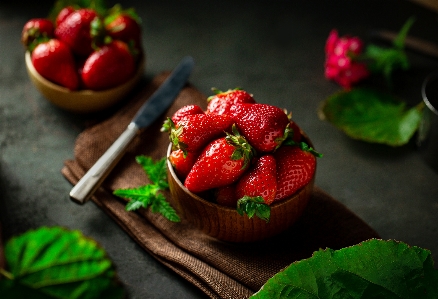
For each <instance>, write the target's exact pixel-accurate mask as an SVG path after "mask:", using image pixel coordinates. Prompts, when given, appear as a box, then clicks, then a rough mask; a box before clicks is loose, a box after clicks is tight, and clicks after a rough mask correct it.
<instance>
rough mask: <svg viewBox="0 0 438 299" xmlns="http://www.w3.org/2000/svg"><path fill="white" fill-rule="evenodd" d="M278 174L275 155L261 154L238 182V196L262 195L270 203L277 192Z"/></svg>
mask: <svg viewBox="0 0 438 299" xmlns="http://www.w3.org/2000/svg"><path fill="white" fill-rule="evenodd" d="M276 174H277V169H276V162H275V159H274V157H273V156H272V155H264V156H261V157H260V158H258V159H257V160H256V162H255V165H254V166H253V167H252V168H251V169H249V170H248V171H247V172H246V173H245V174H244V175H243V176H242V177H241V178H240V179H239V181H238V182H237V187H236V194H237V198H242V197H244V196H248V197H258V196H261V197H262V198H263V200H264V201H265V203H266V204H267V205H270V204H271V203H272V202H273V201H274V198H275V195H276V193H277V176H276Z"/></svg>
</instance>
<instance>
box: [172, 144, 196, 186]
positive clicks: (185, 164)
mask: <svg viewBox="0 0 438 299" xmlns="http://www.w3.org/2000/svg"><path fill="white" fill-rule="evenodd" d="M198 156H199V153H198V152H188V153H187V155H186V156H184V153H183V151H182V150H180V149H177V150H174V151H172V152H171V153H170V156H169V161H170V163H171V164H172V166H173V168H174V170H175V172H176V174H177V175H178V177H179V179H180V180H181V181H184V179H185V178H186V177H187V175H188V174H189V172H190V170H191V169H192V167H193V165H194V164H195V162H196V159H198Z"/></svg>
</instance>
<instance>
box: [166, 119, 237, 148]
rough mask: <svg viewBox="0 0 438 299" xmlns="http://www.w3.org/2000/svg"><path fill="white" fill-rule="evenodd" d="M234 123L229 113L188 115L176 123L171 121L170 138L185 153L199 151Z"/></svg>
mask: <svg viewBox="0 0 438 299" xmlns="http://www.w3.org/2000/svg"><path fill="white" fill-rule="evenodd" d="M232 124H233V120H232V118H231V117H230V116H228V115H215V114H194V115H188V116H185V117H183V118H182V119H181V120H180V121H179V122H178V123H176V124H173V122H172V123H171V130H170V140H171V142H172V143H173V144H174V146H175V147H176V148H179V149H181V150H183V152H184V153H186V152H188V151H199V150H201V149H202V148H204V147H205V146H206V145H207V144H208V143H209V142H210V141H211V140H213V139H215V138H218V137H219V136H221V135H224V132H225V131H229V130H230V128H231V126H232Z"/></svg>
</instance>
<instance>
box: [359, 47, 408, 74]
mask: <svg viewBox="0 0 438 299" xmlns="http://www.w3.org/2000/svg"><path fill="white" fill-rule="evenodd" d="M364 57H366V58H368V59H369V60H370V63H369V65H368V66H369V68H370V70H371V72H373V73H381V74H383V76H384V77H385V78H386V79H387V80H390V78H391V75H392V73H393V71H394V70H397V69H402V70H407V69H409V60H408V57H407V55H406V53H405V52H404V50H403V49H398V48H382V47H379V46H376V45H373V44H370V45H368V46H367V48H366V50H365V54H364Z"/></svg>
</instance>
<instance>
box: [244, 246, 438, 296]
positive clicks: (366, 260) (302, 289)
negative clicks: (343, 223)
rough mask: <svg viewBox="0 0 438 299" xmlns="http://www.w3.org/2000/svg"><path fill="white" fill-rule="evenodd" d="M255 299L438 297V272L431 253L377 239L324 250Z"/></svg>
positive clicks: (293, 266) (284, 273)
mask: <svg viewBox="0 0 438 299" xmlns="http://www.w3.org/2000/svg"><path fill="white" fill-rule="evenodd" d="M251 298H253V299H256V298H259V299H264V298H266V299H267V298H269V299H273V298H291V299H292V298H300V299H304V298H309V299H311V298H312V299H313V298H318V299H334V298H342V299H348V298H351V299H358V298H361V299H367V298H375V299H377V298H382V299H383V298H385V299H392V298H403V299H418V298H422V299H429V298H430V299H432V298H438V270H436V269H434V266H433V261H432V257H431V254H430V252H429V251H428V250H424V249H421V248H418V247H409V246H408V245H407V244H405V243H402V242H397V241H383V240H377V239H372V240H368V241H365V242H363V243H360V244H357V245H355V246H352V247H347V248H343V249H340V250H332V249H326V250H319V251H317V252H315V253H314V254H313V256H312V257H311V258H309V259H305V260H301V261H298V262H295V263H293V264H291V265H290V266H289V267H287V268H286V269H285V270H283V271H281V272H279V273H277V274H276V275H275V276H274V277H272V278H271V279H269V280H268V281H267V282H266V284H265V285H264V286H263V287H262V288H261V289H260V291H259V292H257V293H256V294H254V295H253V296H252V297H251Z"/></svg>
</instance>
